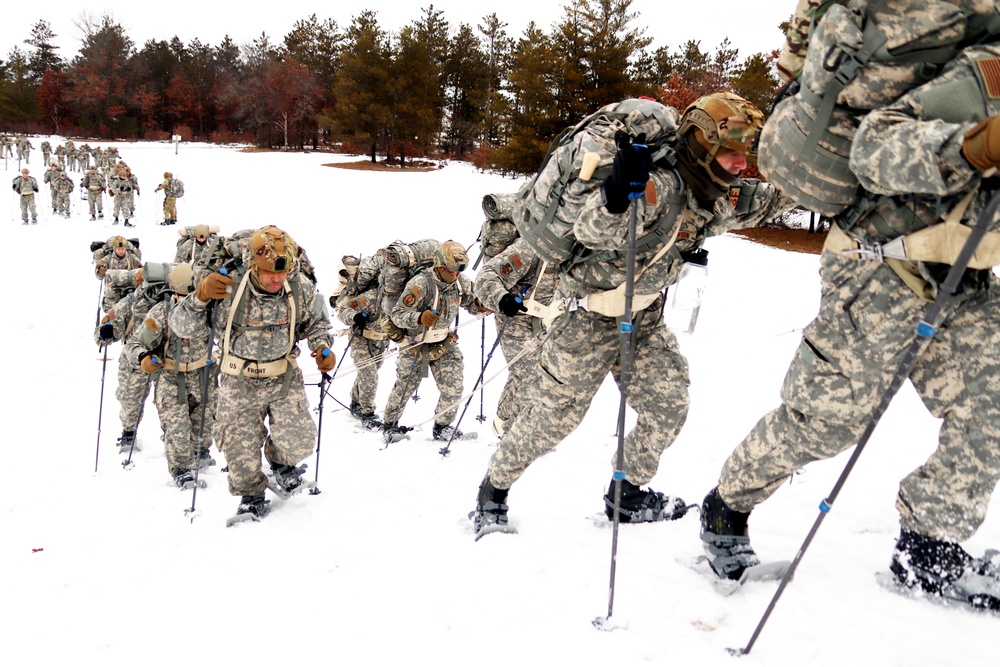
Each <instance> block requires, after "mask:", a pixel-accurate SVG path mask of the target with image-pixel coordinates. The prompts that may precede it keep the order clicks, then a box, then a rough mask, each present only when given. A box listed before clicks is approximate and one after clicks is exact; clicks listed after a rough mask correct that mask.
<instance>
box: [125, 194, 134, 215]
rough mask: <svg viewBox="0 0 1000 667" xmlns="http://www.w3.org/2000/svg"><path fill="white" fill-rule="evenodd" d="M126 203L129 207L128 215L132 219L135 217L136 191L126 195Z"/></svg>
mask: <svg viewBox="0 0 1000 667" xmlns="http://www.w3.org/2000/svg"><path fill="white" fill-rule="evenodd" d="M125 201H126V205H127V206H128V215H129V217H130V218H131V217H132V216H133V215H135V191H134V190H129V191H128V192H126V193H125Z"/></svg>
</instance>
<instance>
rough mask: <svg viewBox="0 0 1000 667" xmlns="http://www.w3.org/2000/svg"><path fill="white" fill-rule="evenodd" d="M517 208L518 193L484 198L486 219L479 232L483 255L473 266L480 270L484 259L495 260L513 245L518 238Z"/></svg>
mask: <svg viewBox="0 0 1000 667" xmlns="http://www.w3.org/2000/svg"><path fill="white" fill-rule="evenodd" d="M516 208H517V193H515V192H509V193H504V194H489V195H486V196H484V197H483V213H485V214H486V219H485V220H484V221H483V227H482V229H481V230H480V232H479V242H480V246H481V248H482V254H481V255H480V256H479V258H478V259H477V260H476V263H475V264H473V265H472V269H473V270H476V269H478V268H479V264H480V262H481V261H482V258H483V257H485V258H486V259H493V258H494V257H496V256H497V255H499V254H500V253H501V252H503V251H504V250H506V249H507V247H508V246H509V245H510V244H511V243H513V242H514V241H515V240H516V239H517V237H518V233H517V226H516V225H515V224H514V215H515V211H516Z"/></svg>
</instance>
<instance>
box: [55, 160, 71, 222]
mask: <svg viewBox="0 0 1000 667" xmlns="http://www.w3.org/2000/svg"><path fill="white" fill-rule="evenodd" d="M74 187H75V186H74V185H73V181H72V180H71V179H70V178H69V176H67V175H66V172H65V171H60V172H59V178H57V179H56V180H55V186H54V189H55V192H56V211H57V212H58V213H59V214H60V215H62V216H63V217H66V218H68V217H69V207H70V195H71V194H72V193H73V188H74Z"/></svg>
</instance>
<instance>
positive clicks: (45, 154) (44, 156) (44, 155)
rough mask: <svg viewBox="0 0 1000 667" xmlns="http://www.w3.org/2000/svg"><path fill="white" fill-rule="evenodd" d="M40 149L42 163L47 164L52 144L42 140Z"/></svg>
mask: <svg viewBox="0 0 1000 667" xmlns="http://www.w3.org/2000/svg"><path fill="white" fill-rule="evenodd" d="M41 149H42V163H43V164H46V165H47V164H49V161H50V158H51V156H52V144H50V143H49V142H48V141H43V142H42V145H41Z"/></svg>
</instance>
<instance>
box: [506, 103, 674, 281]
mask: <svg viewBox="0 0 1000 667" xmlns="http://www.w3.org/2000/svg"><path fill="white" fill-rule="evenodd" d="M679 123H680V115H679V114H678V113H677V110H676V109H673V108H672V107H668V106H666V105H663V104H660V103H659V102H656V101H654V100H650V99H628V100H625V101H623V102H616V103H614V104H609V105H607V106H604V107H602V108H601V109H599V110H598V111H597V112H596V113H593V114H591V115H590V116H587V117H586V118H584V119H583V120H582V121H580V122H579V123H577V124H576V125H574V126H572V127H569V128H567V129H566V130H564V131H563V132H562V133H561V134H559V136H557V137H556V138H555V140H553V142H552V144H551V146H549V150H548V152H547V153H546V155H545V158H544V160H543V161H542V166H541V169H539V170H538V173H537V174H536V175H535V177H534V178H533V179H531V180H529V181H528V182H526V183H525V184H524V185H523V186H522V187H521V189H520V190H518V193H517V201H516V209H515V215H514V224H515V225H516V227H517V231H518V233H519V234H520V235H521V238H523V239H524V240H525V241H526V242H527V243H528V244H529V245H530V246H531V247H532V249H533V250H534V251H535V252H536V253H537V254H538V256H539V257H540V258H541V259H542V260H543V261H545V262H548V263H549V265H550V266H559V267H561V270H562V271H563V272H565V271H567V270H569V269H570V268H572V267H573V266H576V265H578V264H593V263H596V262H601V261H613V260H616V259H618V258H619V255H622V256H623V255H624V251H620V252H619V251H604V252H600V253H595V252H592V251H590V250H588V249H586V248H584V247H583V246H582V245H581V244H579V243H577V241H576V239H575V238H574V236H573V220H565V219H563V218H562V217H560V208H561V206H562V204H563V195H564V193H565V192H566V188H567V186H568V185H569V184H570V182H571V181H574V180H576V182H577V183H578V185H577V186H576V187H578V188H580V193H578V194H580V195H581V196H585V195H586V194H587V193H589V192H592V191H596V190H598V189H600V187H601V184H602V183H603V182H604V180H605V179H607V178H608V177H609V176H610V175H611V167H612V163H613V162H614V157H615V153H616V151H617V150H618V149H617V146H616V145H615V133H616V132H617V131H619V130H624V131H626V132H628V133H629V135H630V136H632V137H636V136H638V135H639V134H641V133H645V135H646V144H647V145H648V146H649V148H650V152H651V154H652V158H653V162H654V163H660V164H668V165H671V166H673V165H674V164H675V163H676V157H675V155H674V145H675V144H676V143H677V141H678V134H677V129H678V126H679ZM588 153H597V154H598V155H599V156H600V161H599V163H598V165H597V168H596V169H595V170H594V173H593V175H592V176H591V177H590V178H589V179H588V180H586V181H584V180H581V179H579V176H580V170H581V168H582V167H583V161H584V156H585V155H587V154H588ZM677 180H678V182H680V177H678V178H677ZM682 195H683V193H676V196H674V197H673V198H672V199H671V201H670V202H669V208H668V210H667V212H666V215H663V216H660V217H659V218H658V221H657V224H656V225H654V228H652V229H650V230H647V232H646V233H645V234H644V235H643V236H642V237H640V238H639V239H637V240H636V254H637V256H640V255H642V254H643V253H645V252H648V251H649V250H650V249H651V248H655V247H659V246H660V245H662V243H663V239H662V233H661V232H662V230H665V229H667V228H669V227H670V225H671V224H672V223H673V221H674V220H675V219H676V217H677V215H679V214H680V211H681V210H682V209H683V206H684V203H685V201H686V200H685V198H684V196H682Z"/></svg>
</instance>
